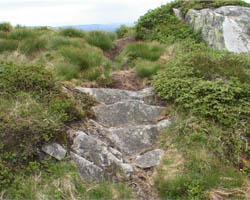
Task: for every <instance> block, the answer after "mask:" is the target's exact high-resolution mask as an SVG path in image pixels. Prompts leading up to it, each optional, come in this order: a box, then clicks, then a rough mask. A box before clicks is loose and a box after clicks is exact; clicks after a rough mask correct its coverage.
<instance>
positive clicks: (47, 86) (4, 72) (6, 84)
mask: <svg viewBox="0 0 250 200" xmlns="http://www.w3.org/2000/svg"><path fill="white" fill-rule="evenodd" d="M0 70H1V73H0V91H1V94H15V93H18V92H20V91H25V92H32V93H37V94H38V93H39V94H46V93H49V92H50V90H52V89H53V88H54V87H55V83H54V80H53V76H52V74H51V73H50V72H48V71H47V70H46V69H45V68H44V66H42V65H35V66H32V65H23V66H19V65H15V64H6V63H1V62H0Z"/></svg>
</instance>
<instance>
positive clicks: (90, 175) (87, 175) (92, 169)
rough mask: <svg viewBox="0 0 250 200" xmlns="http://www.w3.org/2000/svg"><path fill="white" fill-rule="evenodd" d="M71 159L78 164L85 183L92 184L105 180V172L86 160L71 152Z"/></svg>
mask: <svg viewBox="0 0 250 200" xmlns="http://www.w3.org/2000/svg"><path fill="white" fill-rule="evenodd" d="M70 157H71V159H72V160H73V161H74V162H75V163H76V165H77V167H78V169H79V172H80V175H81V177H82V178H83V180H84V181H85V182H88V183H91V182H95V181H100V180H103V179H104V170H103V169H101V168H100V167H98V166H96V165H95V164H94V163H92V162H90V161H88V160H86V159H85V158H83V157H81V156H79V155H77V154H75V153H73V152H71V153H70Z"/></svg>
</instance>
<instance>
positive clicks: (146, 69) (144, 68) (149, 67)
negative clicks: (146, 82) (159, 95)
mask: <svg viewBox="0 0 250 200" xmlns="http://www.w3.org/2000/svg"><path fill="white" fill-rule="evenodd" d="M161 68H162V66H161V64H159V63H155V62H152V61H147V60H139V61H137V62H136V64H135V71H136V74H137V75H138V76H139V77H141V78H145V77H148V78H150V77H152V76H153V75H155V74H156V73H157V72H158V71H159V70H160V69H161Z"/></svg>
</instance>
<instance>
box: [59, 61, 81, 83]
mask: <svg viewBox="0 0 250 200" xmlns="http://www.w3.org/2000/svg"><path fill="white" fill-rule="evenodd" d="M79 73H80V67H79V66H76V65H72V64H68V65H67V64H62V65H58V66H56V76H57V78H58V79H59V80H63V81H70V80H71V79H73V78H77V77H78V74H79Z"/></svg>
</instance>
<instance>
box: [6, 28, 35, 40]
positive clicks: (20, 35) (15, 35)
mask: <svg viewBox="0 0 250 200" xmlns="http://www.w3.org/2000/svg"><path fill="white" fill-rule="evenodd" d="M36 34H37V33H35V31H34V30H32V29H28V28H17V29H15V30H13V31H12V32H10V33H9V35H8V38H9V39H13V40H23V39H27V38H31V37H32V38H33V37H35V36H36Z"/></svg>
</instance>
